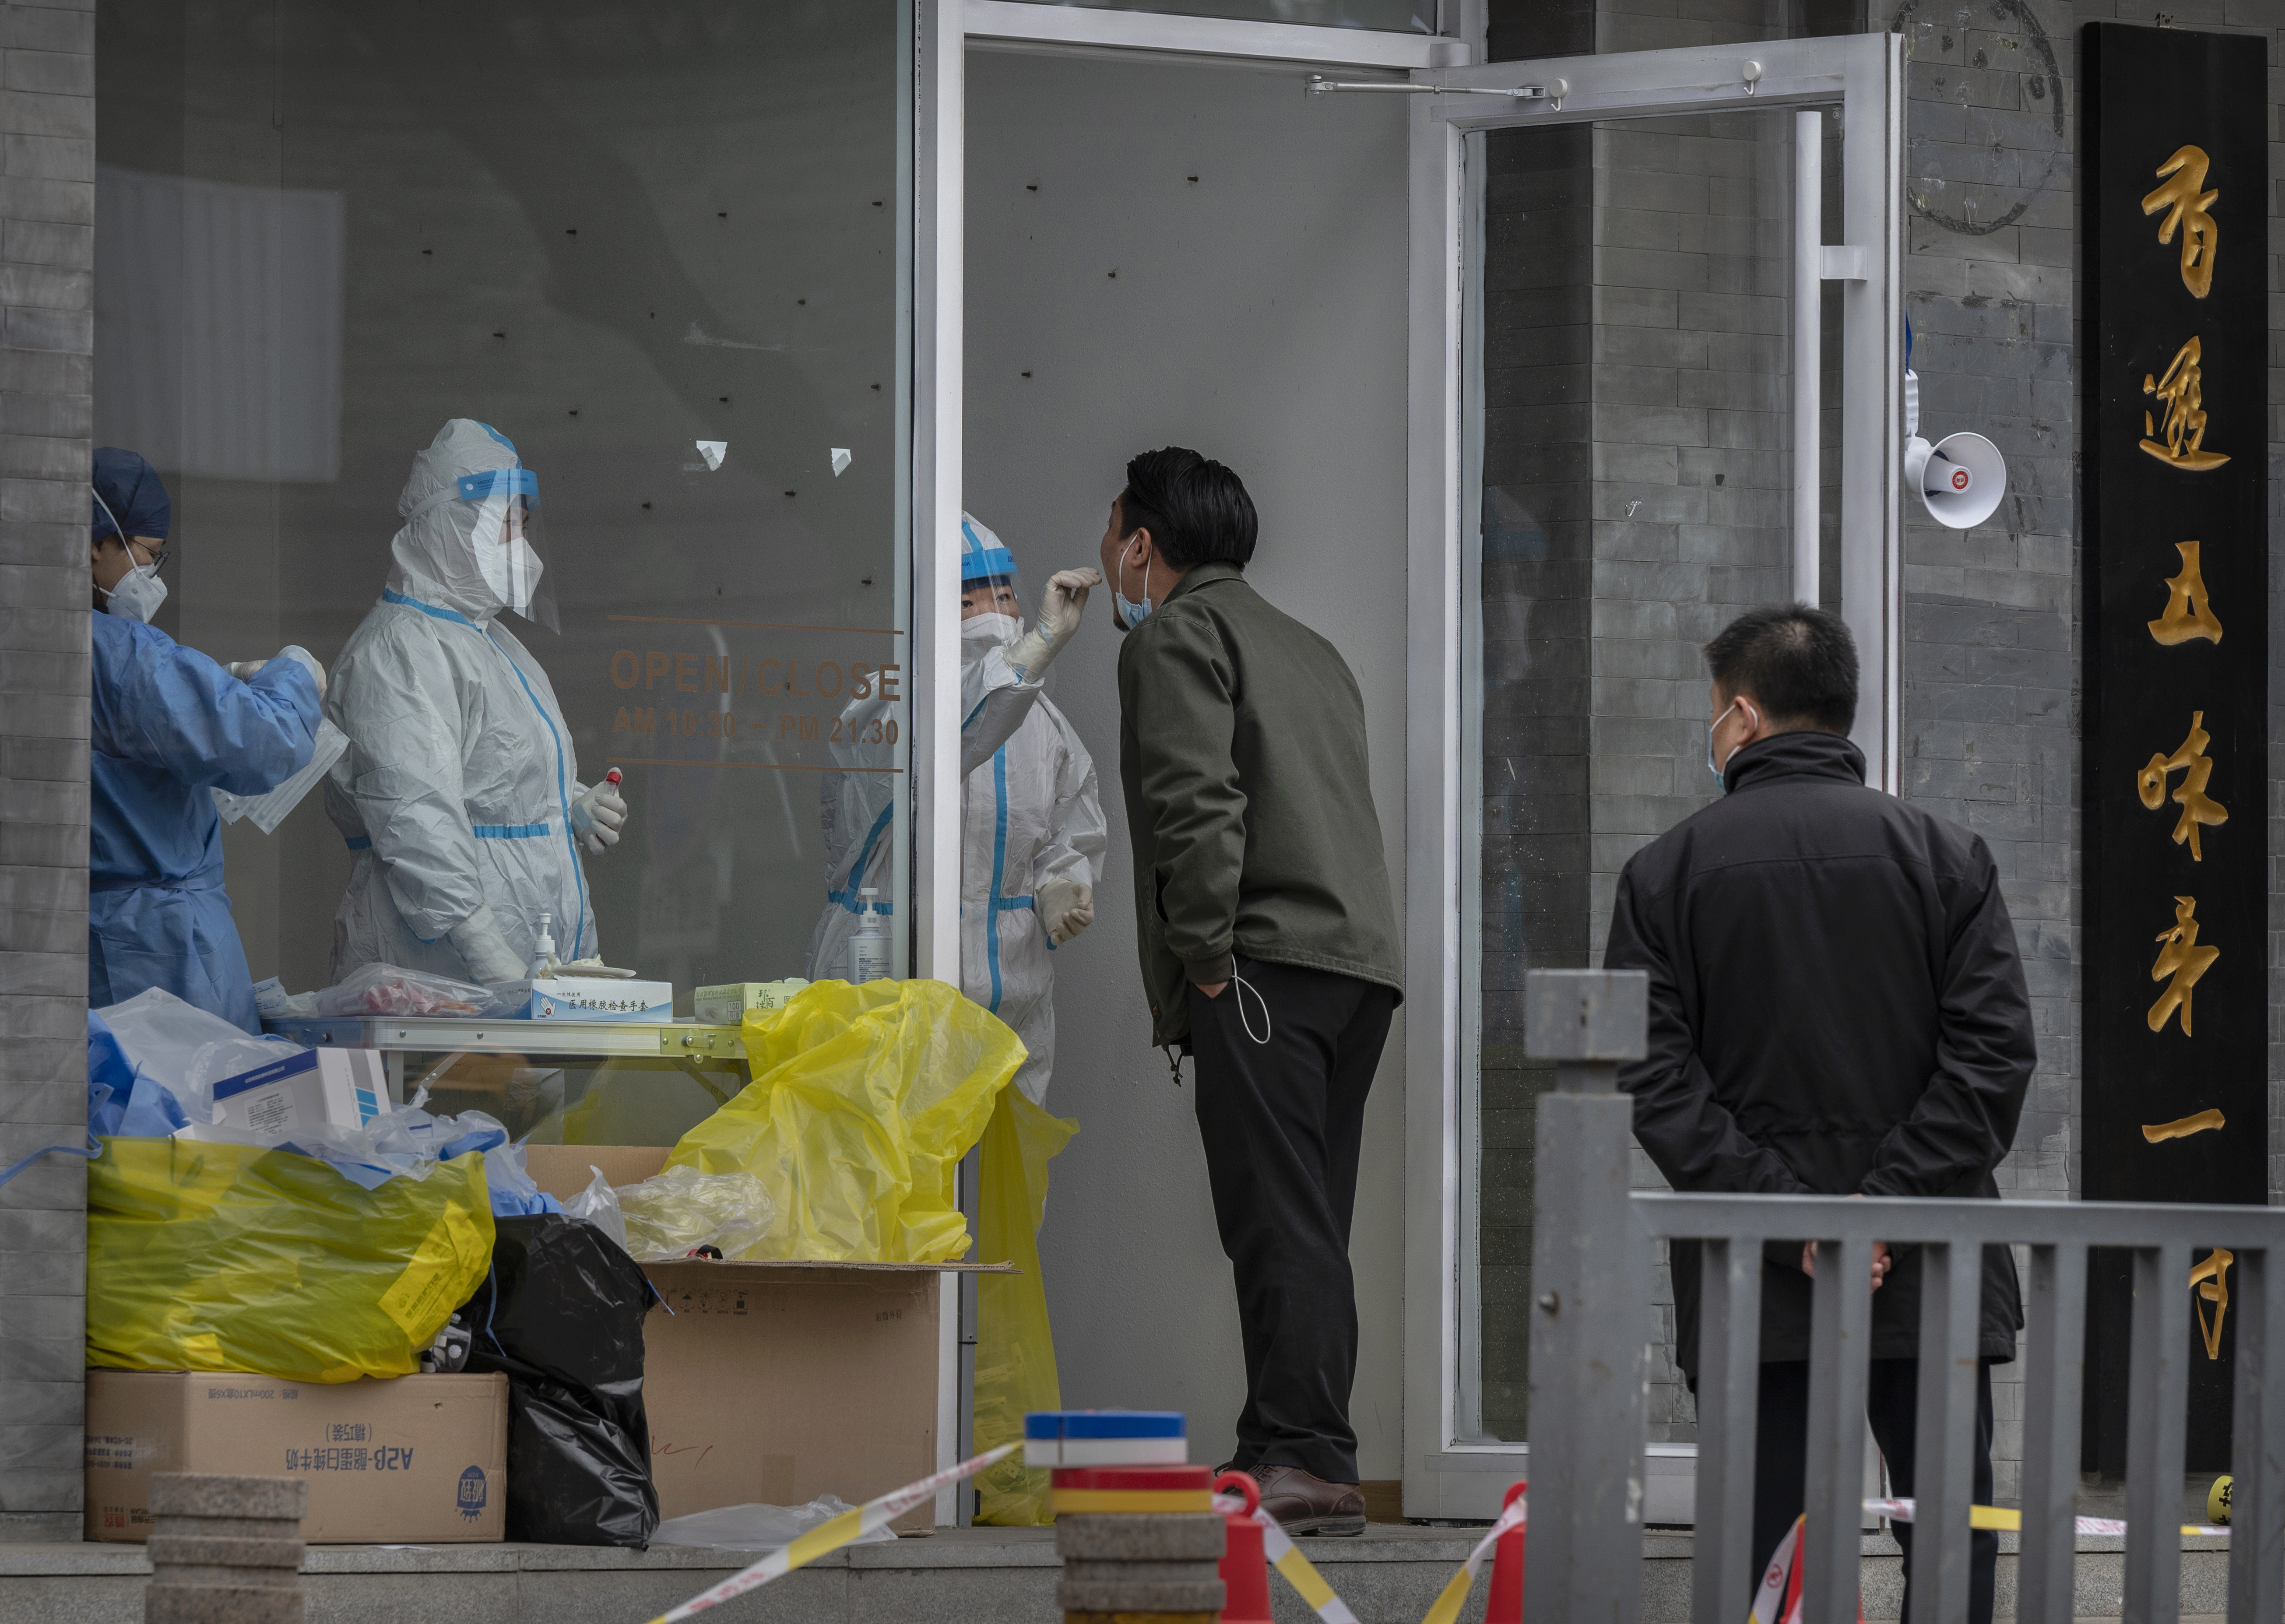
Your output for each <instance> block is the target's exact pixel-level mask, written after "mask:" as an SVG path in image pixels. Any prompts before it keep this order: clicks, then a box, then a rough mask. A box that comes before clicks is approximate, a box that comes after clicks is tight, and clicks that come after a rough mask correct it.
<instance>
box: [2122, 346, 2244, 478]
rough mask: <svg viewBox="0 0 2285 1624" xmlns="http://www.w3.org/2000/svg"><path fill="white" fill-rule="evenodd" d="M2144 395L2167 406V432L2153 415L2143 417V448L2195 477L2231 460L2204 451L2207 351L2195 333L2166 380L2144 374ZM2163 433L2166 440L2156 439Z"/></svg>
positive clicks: (2167, 369) (2175, 359)
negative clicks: (2152, 417)
mask: <svg viewBox="0 0 2285 1624" xmlns="http://www.w3.org/2000/svg"><path fill="white" fill-rule="evenodd" d="M2142 392H2143V393H2144V394H2145V395H2155V396H2157V398H2158V400H2159V401H2160V403H2161V404H2163V406H2164V407H2165V412H2166V420H2165V423H2164V425H2163V430H2162V429H2161V428H2160V426H2158V425H2157V424H2155V423H2154V422H2153V421H2152V420H2151V416H2150V413H2149V412H2144V413H2143V414H2142V449H2143V450H2144V451H2148V452H2149V453H2150V455H2152V456H2153V457H2155V458H2156V459H2158V460H2159V461H2161V462H2163V463H2168V464H2171V466H2172V467H2177V468H2182V469H2186V470H2187V471H2188V472H2190V473H2193V474H2203V473H2205V472H2206V471H2207V470H2208V469H2210V468H2218V467H2221V465H2222V464H2224V463H2225V462H2227V461H2228V460H2229V459H2228V458H2227V457H2226V456H2224V455H2222V454H2221V453H2220V452H2219V451H2207V450H2205V449H2204V447H2205V440H2206V409H2205V350H2204V349H2203V346H2202V345H2200V343H2199V342H2198V340H2197V337H2196V335H2195V334H2192V335H2191V338H2190V341H2189V342H2188V343H2187V344H2184V345H2183V346H2182V347H2181V348H2180V349H2178V350H2176V351H2175V352H2174V359H2173V364H2172V365H2170V366H2168V367H2167V368H2166V375H2165V376H2164V377H2163V378H2153V377H2151V376H2150V374H2149V373H2143V374H2142ZM2161 433H2163V436H2164V437H2163V439H2161V438H2156V437H2155V436H2157V435H2160V434H2161Z"/></svg>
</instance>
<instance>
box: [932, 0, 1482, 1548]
mask: <svg viewBox="0 0 2285 1624" xmlns="http://www.w3.org/2000/svg"><path fill="white" fill-rule="evenodd" d="M1442 9H1443V12H1444V16H1445V22H1446V27H1447V29H1448V34H1447V35H1445V36H1430V35H1408V34H1394V33H1387V34H1384V33H1374V32H1368V31H1365V30H1362V29H1354V28H1321V27H1300V26H1298V25H1294V24H1290V23H1266V22H1237V21H1230V20H1223V19H1217V18H1210V17H1174V16H1167V15H1165V14H1162V13H1153V12H1116V11H1098V10H1095V9H1092V8H1088V7H1080V6H1059V5H1042V4H1026V3H1025V0H913V18H912V25H911V28H912V44H913V50H914V85H913V120H914V127H913V137H914V145H913V152H914V169H913V195H912V199H911V201H912V208H911V211H910V217H911V219H912V222H913V259H912V265H913V271H912V293H913V297H912V324H913V325H912V334H913V338H912V343H913V351H912V358H913V385H912V401H913V422H912V434H913V448H912V449H913V484H912V514H913V546H912V562H911V569H910V571H909V579H910V582H911V587H912V592H913V600H912V609H911V613H912V619H911V626H912V639H911V647H912V681H911V684H910V689H909V691H910V692H911V694H912V695H913V701H912V704H913V713H912V729H911V742H910V751H911V754H910V759H909V765H910V769H911V770H910V773H908V778H909V780H910V785H911V789H910V793H911V796H912V818H913V828H914V831H915V834H914V839H913V842H912V870H911V875H912V898H913V909H912V924H911V930H912V935H911V937H910V938H909V940H910V948H911V961H910V962H911V970H910V973H911V974H912V975H914V976H915V977H933V978H935V979H937V980H941V981H948V982H951V983H953V984H954V985H959V981H960V780H959V770H958V762H959V759H960V757H959V743H958V741H959V734H960V720H961V718H960V710H959V694H960V617H959V611H958V608H957V605H956V601H955V595H954V592H952V590H951V588H952V585H953V584H954V582H956V581H957V580H958V579H959V570H960V506H961V496H960V485H961V457H962V432H961V430H962V421H961V418H962V386H963V381H964V370H963V367H964V359H963V357H964V349H965V343H966V340H965V336H964V333H963V332H962V299H963V298H964V296H965V265H964V256H965V253H966V242H965V233H964V221H965V215H966V208H967V180H966V172H965V171H966V161H967V150H966V122H967V106H966V101H965V97H964V90H963V87H964V83H965V60H966V55H967V47H968V45H969V44H970V43H971V42H973V43H978V44H984V45H986V46H996V47H1000V48H1003V49H1015V50H1031V51H1116V52H1132V51H1143V52H1155V53H1161V54H1171V55H1179V56H1188V57H1199V58H1218V59H1247V58H1251V59H1261V60H1269V61H1278V62H1301V63H1311V64H1315V65H1319V66H1322V67H1326V68H1329V69H1332V70H1336V71H1345V72H1356V71H1361V70H1362V71H1379V72H1383V73H1387V74H1392V75H1394V74H1402V73H1404V72H1406V71H1408V70H1411V69H1415V68H1424V67H1446V66H1455V67H1457V66H1460V65H1464V64H1465V63H1467V62H1468V61H1470V60H1472V59H1473V57H1474V56H1475V55H1476V54H1477V52H1476V50H1475V48H1474V47H1472V44H1471V43H1469V42H1470V41H1472V40H1473V41H1480V40H1481V38H1482V35H1483V27H1484V6H1483V3H1482V0H1443V5H1442ZM963 1197H965V1192H963ZM967 1204H968V1203H967V1201H966V1200H965V1199H963V1205H967ZM942 1279H943V1295H942V1298H941V1303H940V1315H939V1326H940V1329H939V1332H938V1338H939V1339H938V1357H937V1445H936V1455H937V1465H938V1469H939V1470H942V1469H943V1468H946V1467H948V1466H951V1465H953V1464H954V1463H956V1462H957V1461H958V1460H959V1459H960V1447H961V1440H962V1437H963V1436H964V1434H965V1432H966V1427H965V1424H964V1422H965V1418H966V1416H967V1411H968V1407H969V1404H970V1394H969V1393H967V1392H966V1391H965V1388H966V1385H967V1384H966V1383H965V1382H964V1381H963V1380H962V1375H961V1364H962V1361H961V1344H962V1296H963V1293H962V1289H961V1283H960V1276H958V1275H944V1276H943V1277H942ZM970 1503H971V1502H970V1499H969V1496H968V1495H965V1494H964V1493H962V1492H960V1491H959V1490H956V1489H952V1488H946V1489H945V1490H943V1491H941V1492H940V1493H939V1494H938V1495H937V1502H936V1519H937V1522H938V1524H939V1525H943V1526H952V1525H954V1524H962V1523H965V1522H967V1521H968V1516H967V1513H966V1511H965V1510H964V1508H965V1507H966V1506H967V1505H969V1504H970Z"/></svg>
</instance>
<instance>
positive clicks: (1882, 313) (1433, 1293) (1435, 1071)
mask: <svg viewBox="0 0 2285 1624" xmlns="http://www.w3.org/2000/svg"><path fill="white" fill-rule="evenodd" d="M1903 61H1904V53H1903V43H1902V39H1901V36H1898V35H1854V36H1849V37H1842V38H1833V39H1814V40H1788V41H1768V42H1763V43H1758V44H1754V45H1744V46H1734V47H1721V48H1691V49H1687V50H1678V51H1629V52H1625V53H1618V54H1613V55H1610V56H1602V57H1571V58H1565V59H1554V60H1548V61H1540V62H1501V63H1495V64H1490V65H1487V66H1482V67H1468V68H1458V69H1439V70H1430V71H1426V72H1420V73H1416V74H1414V75H1413V78H1414V80H1415V82H1427V83H1435V84H1441V85H1446V86H1450V87H1453V88H1455V89H1461V88H1468V89H1473V90H1484V89H1517V90H1529V91H1536V92H1537V93H1538V94H1537V95H1536V96H1535V97H1534V98H1528V99H1527V98H1502V97H1496V96H1487V95H1482V94H1471V95H1465V96H1434V95H1422V96H1418V97H1417V98H1416V100H1415V102H1414V106H1413V109H1412V122H1411V128H1412V136H1411V142H1412V151H1411V209H1412V267H1411V295H1410V296H1411V318H1410V326H1411V356H1410V364H1409V388H1410V396H1411V400H1410V422H1411V448H1410V454H1409V474H1408V488H1409V490H1408V498H1409V499H1408V510H1407V511H1408V518H1407V529H1408V532H1409V584H1408V594H1409V608H1408V630H1407V659H1408V671H1407V688H1408V694H1407V701H1406V710H1407V719H1408V722H1409V727H1408V730H1407V741H1406V750H1407V757H1406V764H1405V773H1406V785H1407V803H1406V809H1405V851H1406V855H1405V865H1406V887H1405V890H1406V897H1405V903H1406V946H1407V954H1406V977H1405V978H1406V982H1407V985H1408V988H1409V996H1408V998H1407V1000H1406V1009H1405V1038H1406V1053H1405V1075H1406V1087H1405V1216H1406V1222H1405V1281H1406V1299H1405V1331H1404V1335H1405V1376H1404V1389H1405V1399H1404V1438H1405V1453H1404V1509H1405V1512H1406V1514H1407V1515H1408V1516H1412V1517H1434V1518H1487V1517H1491V1516H1494V1515H1496V1513H1497V1511H1498V1509H1499V1498H1500V1495H1501V1492H1502V1491H1503V1490H1504V1488H1505V1487H1507V1485H1508V1484H1509V1483H1511V1482H1512V1481H1514V1480H1515V1479H1518V1478H1521V1477H1523V1476H1525V1475H1526V1469H1527V1448H1526V1447H1525V1446H1523V1445H1520V1444H1510V1443H1484V1442H1480V1441H1477V1440H1474V1439H1472V1437H1470V1436H1469V1435H1468V1432H1467V1431H1466V1430H1465V1429H1464V1426H1463V1424H1462V1397H1463V1391H1462V1390H1463V1379H1464V1373H1463V1361H1464V1357H1465V1356H1466V1355H1467V1353H1469V1351H1470V1349H1471V1347H1472V1340H1473V1339H1472V1338H1471V1337H1469V1336H1468V1335H1466V1334H1465V1333H1466V1332H1467V1331H1469V1330H1472V1329H1473V1328H1472V1327H1469V1326H1464V1325H1463V1323H1462V1314H1463V1310H1464V1287H1463V1283H1462V1274H1463V1270H1464V1268H1465V1267H1467V1266H1468V1264H1469V1260H1470V1255H1471V1250H1472V1249H1471V1248H1470V1247H1469V1246H1468V1245H1467V1243H1466V1242H1467V1238H1468V1237H1467V1228H1468V1226H1469V1224H1470V1222H1471V1221H1472V1212H1473V1205H1474V1204H1473V1200H1472V1196H1473V1189H1472V1184H1473V1180H1472V1176H1471V1173H1470V1169H1469V1167H1468V1165H1467V1163H1466V1161H1465V1160H1464V1158H1466V1157H1469V1156H1470V1155H1471V1154H1472V1147H1471V1146H1470V1145H1469V1144H1468V1143H1466V1142H1465V1139H1464V1129H1465V1117H1464V1110H1463V1107H1464V1102H1465V1096H1466V1093H1467V1090H1468V1089H1469V1088H1471V1087H1472V1086H1473V1081H1474V1079H1472V1078H1471V1077H1466V1076H1464V1075H1463V1071H1464V1067H1465V1066H1466V1065H1467V1064H1468V1063H1469V1057H1470V1055H1471V1054H1472V1044H1471V1042H1470V1041H1469V1037H1470V1034H1468V1033H1467V1032H1464V1030H1463V1009H1464V998H1463V990H1464V985H1465V977H1467V976H1468V975H1470V974H1471V973H1472V971H1473V965H1474V959H1475V955H1474V953H1472V952H1471V951H1469V950H1468V938H1467V934H1466V933H1467V930H1468V928H1469V927H1468V922H1469V921H1472V920H1473V919H1474V918H1476V916H1477V913H1478V910H1477V908H1476V907H1475V906H1472V903H1473V901H1474V899H1473V898H1471V897H1469V896H1468V895H1467V894H1466V891H1465V888H1464V879H1465V878H1466V877H1467V876H1468V875H1471V874H1472V870H1473V861H1472V853H1471V851H1470V850H1469V842H1470V840H1471V839H1472V838H1473V834H1472V831H1473V830H1474V828H1475V820H1474V819H1473V818H1472V817H1471V816H1470V811H1469V807H1468V805H1467V802H1466V796H1467V793H1468V786H1469V785H1470V783H1471V782H1472V778H1473V774H1472V773H1471V772H1470V771H1469V766H1468V750H1469V745H1468V742H1467V738H1468V734H1469V732H1470V731H1471V730H1469V729H1467V728H1465V727H1464V726H1462V724H1463V721H1464V718H1465V717H1466V714H1467V712H1466V707H1467V706H1468V705H1469V704H1470V703H1471V698H1470V695H1471V694H1472V692H1473V691H1474V690H1475V687H1476V684H1477V682H1478V675H1477V673H1474V672H1471V671H1468V670H1467V669H1466V667H1465V664H1464V660H1465V658H1466V657H1467V654H1468V650H1469V647H1470V646H1471V644H1470V639H1468V638H1467V637H1466V636H1465V635H1464V630H1465V629H1464V626H1463V624H1462V615H1463V608H1464V603H1465V602H1466V601H1467V597H1466V592H1465V583H1464V567H1465V563H1466V561H1467V560H1468V558H1469V557H1470V550H1469V548H1468V547H1467V546H1466V545H1464V522H1465V521H1466V520H1468V519H1469V518H1470V517H1471V516H1472V515H1473V514H1474V511H1475V503H1474V501H1473V500H1472V493H1471V492H1469V491H1468V490H1466V489H1465V480H1464V443H1465V435H1466V434H1467V433H1468V431H1469V428H1470V424H1469V422H1468V420H1467V412H1468V408H1467V403H1468V399H1469V396H1468V391H1469V388H1470V387H1471V380H1470V377H1469V373H1470V370H1471V369H1470V365H1469V356H1470V349H1471V345H1472V341H1473V335H1472V333H1470V331H1469V330H1468V326H1467V318H1468V317H1469V315H1470V314H1471V301H1470V293H1471V286H1470V284H1471V282H1472V277H1473V267H1472V265H1471V264H1470V253H1469V248H1470V244H1471V241H1472V237H1473V233H1474V227H1473V215H1474V212H1475V207H1476V205H1475V201H1474V199H1475V196H1476V193H1475V192H1474V191H1473V190H1472V183H1471V177H1470V176H1469V174H1468V172H1467V167H1466V163H1465V161H1464V159H1465V153H1464V143H1465V139H1466V137H1467V136H1468V135H1469V134H1471V133H1472V132H1473V131H1477V130H1484V129H1493V128H1515V127H1528V126H1530V125H1534V124H1540V123H1549V124H1553V123H1574V122H1586V121H1590V120H1596V119H1606V118H1625V117H1640V116H1646V115H1655V114H1687V113H1697V112H1708V111H1734V110H1738V109H1739V108H1743V107H1749V106H1771V107H1780V106H1795V107H1798V106H1818V105H1835V104H1837V105H1838V106H1841V110H1842V113H1841V116H1842V120H1843V128H1844V132H1845V139H1844V143H1843V146H1844V153H1845V159H1844V163H1845V169H1844V175H1843V186H1842V192H1843V196H1844V200H1845V201H1844V208H1843V215H1844V219H1843V225H1842V231H1843V235H1844V236H1845V237H1846V239H1847V241H1848V244H1849V245H1851V246H1854V247H1857V248H1859V249H1861V250H1862V252H1861V253H1858V254H1841V255H1821V256H1820V258H1821V259H1822V260H1823V261H1824V262H1826V264H1828V265H1829V266H1830V267H1831V270H1830V271H1826V273H1825V274H1832V275H1835V276H1836V278H1838V277H1839V273H1841V272H1842V271H1847V272H1849V273H1851V274H1850V275H1849V277H1848V278H1846V279H1844V286H1846V289H1847V291H1846V294H1845V295H1844V298H1843V309H1842V316H1841V330H1842V351H1843V353H1842V375H1843V377H1844V378H1845V379H1846V380H1848V385H1847V387H1846V388H1844V390H1843V391H1842V401H1843V405H1842V419H1843V420H1842V435H1841V437H1842V450H1841V559H1842V563H1841V598H1842V604H1843V613H1844V616H1845V617H1846V618H1847V619H1848V621H1849V626H1850V629H1851V630H1852V631H1853V632H1855V633H1856V636H1857V647H1858V649H1859V653H1860V658H1861V661H1862V664H1863V668H1864V671H1863V687H1864V697H1863V701H1862V702H1861V703H1860V707H1859V710H1858V717H1859V720H1858V725H1857V735H1856V736H1857V742H1858V743H1859V744H1860V745H1861V746H1862V747H1863V748H1864V749H1865V757H1866V760H1867V762H1868V764H1869V767H1870V773H1871V776H1872V778H1873V781H1874V782H1875V783H1876V784H1877V785H1878V786H1879V787H1881V788H1888V789H1890V790H1891V791H1893V790H1894V788H1896V773H1897V760H1896V737H1897V734H1896V713H1897V709H1898V704H1899V700H1900V697H1901V695H1900V693H1899V683H1898V658H1899V654H1900V647H1901V641H1902V638H1901V629H1902V628H1901V600H1902V593H1901V590H1900V586H1899V571H1898V563H1897V561H1898V556H1899V547H1900V544H1901V540H1902V514H1901V511H1900V509H1899V507H1898V504H1897V495H1896V488H1897V448H1898V447H1899V446H1900V444H1901V438H1900V436H1901V432H1902V427H1903V419H1902V411H1903V375H1904V369H1903V356H1902V349H1903V335H1904V312H1903V303H1902V300H1903V239H1902V231H1903V195H1902V186H1903V112H1904V92H1903ZM1478 184H1480V177H1479V182H1478ZM1807 217H1808V218H1809V219H1810V220H1814V218H1815V213H1814V211H1813V210H1812V211H1809V213H1808V215H1807ZM1798 472H1799V475H1800V476H1801V477H1802V478H1805V479H1808V480H1810V481H1812V482H1813V481H1814V480H1815V477H1816V474H1815V470H1814V469H1802V470H1799V471H1798ZM1477 702H1480V700H1479V701H1477ZM1651 1454H1652V1459H1651V1462H1650V1463H1649V1477H1648V1480H1647V1482H1646V1483H1645V1489H1646V1491H1647V1495H1648V1498H1647V1502H1646V1504H1645V1516H1646V1518H1648V1519H1649V1520H1653V1521H1659V1522H1686V1521H1688V1520H1690V1517H1691V1489H1692V1478H1693V1476H1694V1469H1693V1468H1694V1462H1693V1460H1692V1457H1693V1456H1694V1455H1695V1450H1694V1449H1692V1448H1691V1447H1689V1446H1686V1445H1683V1446H1670V1447H1669V1446H1661V1447H1653V1449H1652V1451H1651Z"/></svg>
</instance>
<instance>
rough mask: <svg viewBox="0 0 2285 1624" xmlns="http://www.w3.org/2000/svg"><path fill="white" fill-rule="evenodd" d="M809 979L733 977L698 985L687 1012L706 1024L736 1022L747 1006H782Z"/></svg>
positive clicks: (803, 989)
mask: <svg viewBox="0 0 2285 1624" xmlns="http://www.w3.org/2000/svg"><path fill="white" fill-rule="evenodd" d="M808 986H809V983H807V982H806V981H804V980H803V979H802V978H801V977H798V976H794V977H788V978H787V979H786V980H783V981H733V982H727V983H726V984H724V985H721V986H718V987H701V988H699V989H698V990H697V991H696V992H693V993H692V994H691V995H690V1013H691V1014H693V1015H695V1016H697V1017H698V1019H699V1020H700V1021H702V1022H703V1023H704V1024H707V1025H709V1026H735V1025H737V1024H740V1023H741V1022H742V1021H743V1020H744V1019H745V1018H746V1011H747V1010H749V1009H782V1008H785V1007H786V1006H787V1005H788V1004H789V1003H791V1002H793V1000H794V995H795V994H796V993H797V992H804V991H805V990H806V989H807V988H808Z"/></svg>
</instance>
